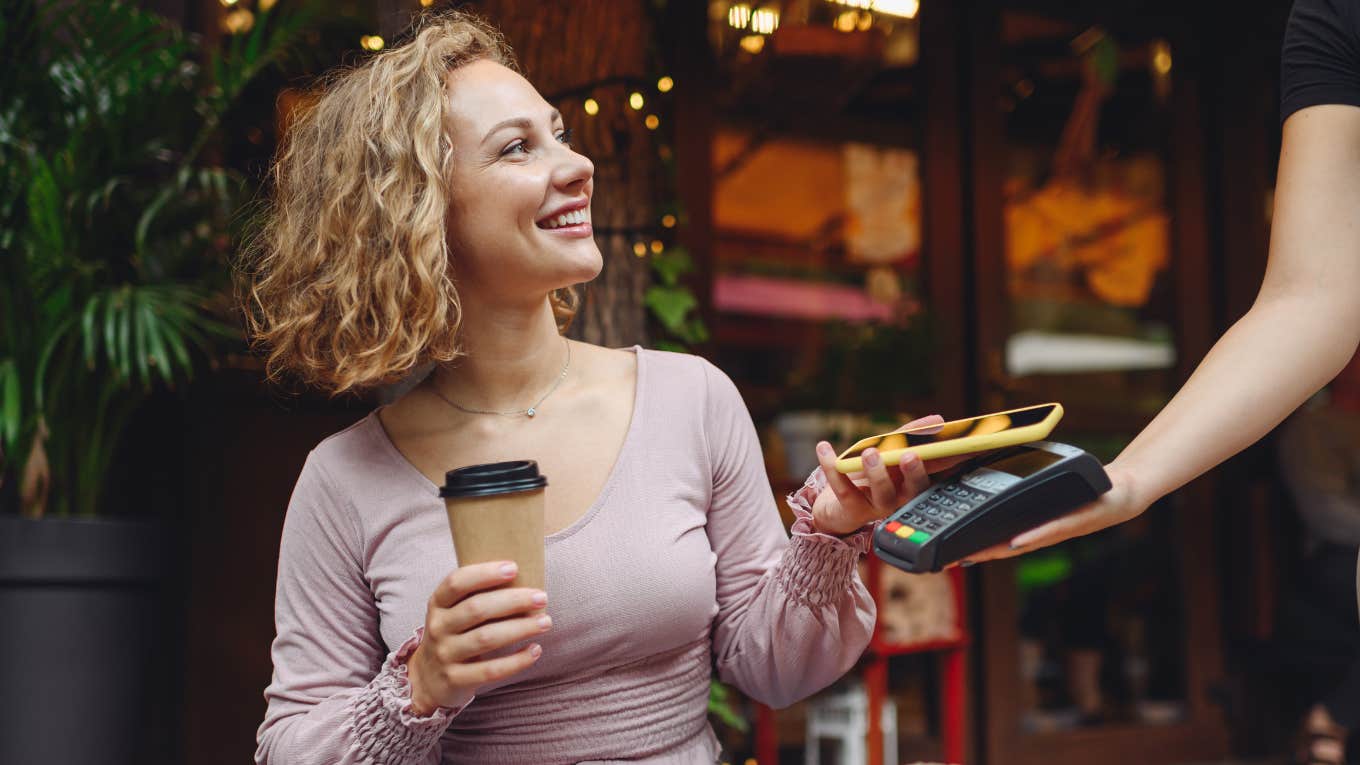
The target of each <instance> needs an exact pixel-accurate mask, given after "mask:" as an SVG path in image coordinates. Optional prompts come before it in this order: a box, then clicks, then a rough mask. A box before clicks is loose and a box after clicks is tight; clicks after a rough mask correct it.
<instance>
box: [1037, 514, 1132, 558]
mask: <svg viewBox="0 0 1360 765" xmlns="http://www.w3.org/2000/svg"><path fill="white" fill-rule="evenodd" d="M1121 520H1123V519H1122V518H1113V517H1111V516H1109V515H1108V514H1106V513H1104V512H1101V510H1100V508H1099V507H1098V506H1093V505H1088V506H1087V507H1086V508H1085V509H1082V510H1078V511H1077V512H1075V513H1072V514H1071V515H1064V516H1063V517H1061V518H1056V519H1054V520H1051V521H1049V522H1048V523H1045V524H1044V525H1042V526H1039V527H1037V528H1033V529H1030V530H1029V531H1026V532H1024V533H1023V534H1020V535H1019V536H1017V537H1015V538H1014V539H1012V540H1011V544H1010V546H1011V547H1012V548H1014V549H1016V550H1019V549H1022V548H1023V549H1024V550H1025V551H1029V550H1034V549H1037V548H1040V547H1048V546H1049V545H1056V544H1058V543H1059V542H1065V541H1067V540H1069V539H1071V538H1072V537H1079V536H1082V535H1084V534H1090V533H1092V532H1096V531H1100V530H1101V529H1103V528H1106V527H1109V526H1113V525H1114V524H1116V523H1118V522H1120V521H1121Z"/></svg>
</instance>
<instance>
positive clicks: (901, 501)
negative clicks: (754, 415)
mask: <svg viewBox="0 0 1360 765" xmlns="http://www.w3.org/2000/svg"><path fill="white" fill-rule="evenodd" d="M943 422H944V418H943V417H941V416H940V415H938V414H932V415H930V416H929V417H922V418H921V419H919V420H912V421H911V422H909V423H907V424H906V425H903V426H902V427H900V428H898V431H903V430H914V429H917V428H924V427H927V426H930V425H939V424H941V423H943ZM862 456H863V459H864V470H863V471H862V472H857V473H851V474H849V475H846V474H844V473H839V472H837V471H836V451H835V449H833V448H832V447H831V444H829V443H827V442H825V441H822V442H821V443H819V444H817V462H818V463H820V464H821V466H822V472H823V473H825V474H826V489H824V490H823V491H822V493H821V494H818V495H817V500H816V501H815V502H814V503H813V504H812V523H813V525H814V526H816V527H817V530H818V531H820V532H822V533H823V534H831V535H833V536H845V535H846V534H850V533H853V532H855V531H858V530H859V529H860V528H861V527H863V526H864V525H865V524H868V523H872V522H874V521H877V520H880V519H882V518H886V517H888V516H889V515H891V514H892V513H893V512H894V511H896V510H897V509H898V508H900V507H901V506H902V505H905V504H906V503H907V501H908V500H910V499H911V498H912V497H914V496H916V495H917V494H920V493H921V492H922V491H925V490H926V489H927V488H928V487H929V486H930V478H929V476H928V475H927V474H928V473H935V472H939V471H941V470H947V469H948V468H950V467H953V466H954V465H957V464H958V463H959V462H962V461H963V460H964V459H967V457H949V458H946V459H939V460H931V461H930V462H928V463H922V462H921V459H920V458H919V457H917V456H916V455H915V454H913V453H911V452H907V453H906V454H903V455H902V461H901V462H900V463H899V464H898V465H897V466H896V467H891V468H890V467H888V466H887V465H884V464H883V460H882V458H881V457H880V456H879V454H878V450H877V449H865V450H864V454H863V455H862Z"/></svg>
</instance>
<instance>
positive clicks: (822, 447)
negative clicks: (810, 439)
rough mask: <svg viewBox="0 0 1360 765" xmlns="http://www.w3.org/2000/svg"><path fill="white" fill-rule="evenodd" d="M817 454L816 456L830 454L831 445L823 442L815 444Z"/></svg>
mask: <svg viewBox="0 0 1360 765" xmlns="http://www.w3.org/2000/svg"><path fill="white" fill-rule="evenodd" d="M817 453H818V454H822V455H826V454H830V453H831V444H828V443H827V442H825V441H823V442H821V443H819V444H817Z"/></svg>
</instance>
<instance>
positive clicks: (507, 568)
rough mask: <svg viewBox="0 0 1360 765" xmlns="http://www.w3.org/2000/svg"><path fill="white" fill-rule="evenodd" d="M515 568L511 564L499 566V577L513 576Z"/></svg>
mask: <svg viewBox="0 0 1360 765" xmlns="http://www.w3.org/2000/svg"><path fill="white" fill-rule="evenodd" d="M515 570H516V566H515V564H513V563H506V564H503V565H502V566H501V576H503V577H506V578H509V577H512V576H514V575H515Z"/></svg>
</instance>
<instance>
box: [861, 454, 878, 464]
mask: <svg viewBox="0 0 1360 765" xmlns="http://www.w3.org/2000/svg"><path fill="white" fill-rule="evenodd" d="M878 462H879V459H878V452H876V451H867V452H865V453H864V464H866V465H868V466H869V467H878Z"/></svg>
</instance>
